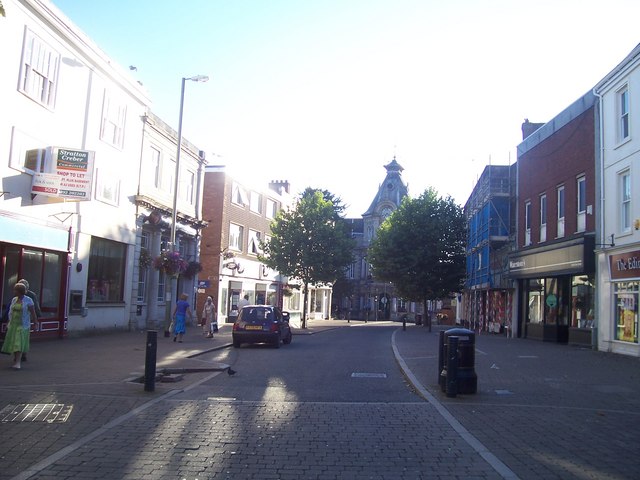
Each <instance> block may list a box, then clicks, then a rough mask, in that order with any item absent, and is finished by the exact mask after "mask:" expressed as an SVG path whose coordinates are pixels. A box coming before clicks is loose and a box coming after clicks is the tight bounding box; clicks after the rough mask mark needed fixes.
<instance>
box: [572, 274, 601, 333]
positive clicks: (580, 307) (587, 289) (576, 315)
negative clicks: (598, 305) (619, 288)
mask: <svg viewBox="0 0 640 480" xmlns="http://www.w3.org/2000/svg"><path fill="white" fill-rule="evenodd" d="M594 282H595V280H594V277H593V275H579V276H576V277H573V278H572V279H571V326H572V327H577V328H592V327H593V310H594V298H595V288H594Z"/></svg>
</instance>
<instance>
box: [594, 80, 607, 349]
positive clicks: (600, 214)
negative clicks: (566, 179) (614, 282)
mask: <svg viewBox="0 0 640 480" xmlns="http://www.w3.org/2000/svg"><path fill="white" fill-rule="evenodd" d="M593 94H594V95H595V97H596V98H597V99H598V103H597V105H598V108H597V110H596V116H597V118H596V126H597V129H598V134H597V135H596V136H595V138H596V142H597V143H596V148H595V150H596V169H595V171H596V198H598V197H599V198H600V205H599V207H598V209H597V211H596V225H597V226H598V227H599V228H597V230H598V232H597V235H596V238H597V240H596V244H598V245H604V243H605V242H604V237H605V235H604V205H605V198H604V121H603V120H602V117H603V115H602V110H603V100H602V95H601V94H600V93H598V90H597V86H596V87H593ZM594 253H596V289H597V290H596V298H595V309H596V316H595V325H594V326H593V328H592V329H591V348H592V349H593V350H598V330H599V324H600V313H601V312H600V303H601V301H600V297H601V295H602V287H603V286H604V282H603V281H601V273H602V272H601V271H600V270H601V268H600V261H599V260H600V258H599V257H600V255H601V254H602V255H604V249H603V248H602V247H596V251H595V252H594Z"/></svg>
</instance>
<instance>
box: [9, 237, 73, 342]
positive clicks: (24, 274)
mask: <svg viewBox="0 0 640 480" xmlns="http://www.w3.org/2000/svg"><path fill="white" fill-rule="evenodd" d="M0 255H1V258H2V262H1V263H0V279H1V280H2V283H1V284H0V289H1V292H0V298H2V315H3V317H5V312H6V311H7V308H8V307H9V305H10V303H11V299H12V298H13V287H14V285H15V284H16V282H18V280H21V279H25V280H27V281H28V282H29V290H31V291H32V292H34V293H35V294H36V296H37V301H38V307H39V309H38V310H39V311H40V315H39V316H38V320H37V322H36V324H35V325H33V326H32V328H33V330H32V332H33V335H34V336H35V337H43V336H63V335H64V334H65V332H66V310H65V301H66V297H67V289H66V285H67V253H63V252H54V251H48V250H42V249H37V248H31V247H25V246H19V245H10V244H0ZM5 331H6V323H3V324H2V329H1V333H2V334H4V332H5Z"/></svg>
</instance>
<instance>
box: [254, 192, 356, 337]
mask: <svg viewBox="0 0 640 480" xmlns="http://www.w3.org/2000/svg"><path fill="white" fill-rule="evenodd" d="M343 211H344V206H343V204H342V201H341V200H340V198H338V197H336V196H334V195H333V194H331V193H330V192H328V191H326V190H318V189H313V188H307V189H306V190H305V191H304V192H303V193H302V195H301V196H300V198H298V200H297V202H296V204H295V206H294V207H293V208H291V209H286V210H281V211H280V212H278V215H277V216H276V218H275V220H274V221H273V222H272V224H271V238H270V239H269V241H268V242H266V243H263V244H262V248H263V254H262V255H261V256H260V261H261V262H263V263H264V264H265V265H267V266H268V267H269V268H273V269H274V270H278V271H279V272H280V273H281V274H282V275H286V276H288V277H292V278H296V279H298V280H300V281H301V282H302V288H303V293H304V307H303V313H302V328H306V326H307V304H308V300H309V285H312V284H328V283H332V282H335V281H336V279H337V278H339V277H340V275H341V273H342V272H343V271H344V269H345V268H346V267H347V266H348V265H349V264H350V263H351V261H352V258H353V247H354V241H353V240H352V238H351V234H350V232H349V230H348V229H347V225H346V223H345V222H343V221H342V219H341V217H340V215H341V214H342V212H343Z"/></svg>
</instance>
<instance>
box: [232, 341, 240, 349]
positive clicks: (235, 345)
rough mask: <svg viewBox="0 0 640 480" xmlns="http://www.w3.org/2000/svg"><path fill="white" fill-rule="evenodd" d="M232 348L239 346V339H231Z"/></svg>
mask: <svg viewBox="0 0 640 480" xmlns="http://www.w3.org/2000/svg"><path fill="white" fill-rule="evenodd" d="M233 348H240V340H234V341H233Z"/></svg>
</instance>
